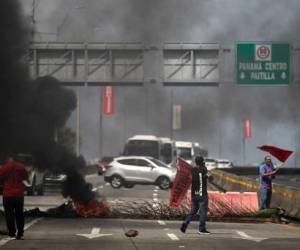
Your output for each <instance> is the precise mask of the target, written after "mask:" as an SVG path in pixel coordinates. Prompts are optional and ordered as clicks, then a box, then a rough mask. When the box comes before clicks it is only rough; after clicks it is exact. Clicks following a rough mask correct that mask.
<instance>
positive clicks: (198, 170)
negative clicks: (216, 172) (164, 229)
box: [180, 156, 211, 234]
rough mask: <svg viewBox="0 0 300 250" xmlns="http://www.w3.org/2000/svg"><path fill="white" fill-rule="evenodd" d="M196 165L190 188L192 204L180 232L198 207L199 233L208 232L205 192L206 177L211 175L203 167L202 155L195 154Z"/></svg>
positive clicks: (185, 227)
mask: <svg viewBox="0 0 300 250" xmlns="http://www.w3.org/2000/svg"><path fill="white" fill-rule="evenodd" d="M195 163H196V167H194V168H193V169H192V188H191V198H192V199H191V201H192V206H191V210H190V212H189V213H188V214H187V215H186V217H185V220H184V221H183V223H182V225H181V228H180V230H181V232H183V233H185V231H186V229H187V227H188V225H189V223H190V222H191V220H192V219H193V216H194V215H195V214H196V213H197V211H198V210H199V209H200V216H199V231H198V233H199V234H209V233H210V232H208V231H207V230H206V217H207V211H208V193H207V179H208V178H209V180H210V181H211V177H208V171H207V168H206V167H205V162H204V159H203V157H201V156H197V157H196V158H195Z"/></svg>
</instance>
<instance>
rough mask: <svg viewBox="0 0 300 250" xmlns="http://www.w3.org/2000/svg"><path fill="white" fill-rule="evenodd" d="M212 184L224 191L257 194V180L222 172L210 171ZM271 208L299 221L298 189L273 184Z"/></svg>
mask: <svg viewBox="0 0 300 250" xmlns="http://www.w3.org/2000/svg"><path fill="white" fill-rule="evenodd" d="M211 172H212V175H213V181H214V184H215V185H217V186H218V187H220V188H222V189H224V190H225V191H239V192H244V193H245V192H248V191H251V192H258V191H259V183H258V181H257V180H253V179H250V178H248V177H245V176H238V175H235V174H232V173H227V172H225V171H222V170H216V169H214V170H212V171H211ZM227 193H228V192H227ZM271 208H280V209H283V210H284V211H285V215H286V216H289V217H292V218H296V219H300V189H299V188H295V187H290V186H285V185H281V184H276V183H273V194H272V200H271Z"/></svg>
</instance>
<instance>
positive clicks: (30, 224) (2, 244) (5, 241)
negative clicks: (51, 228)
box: [0, 218, 43, 247]
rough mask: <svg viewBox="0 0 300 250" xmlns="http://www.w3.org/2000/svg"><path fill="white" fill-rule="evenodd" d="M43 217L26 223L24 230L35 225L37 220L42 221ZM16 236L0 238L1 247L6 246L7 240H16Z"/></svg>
mask: <svg viewBox="0 0 300 250" xmlns="http://www.w3.org/2000/svg"><path fill="white" fill-rule="evenodd" d="M42 219H43V218H37V219H35V220H33V221H31V222H29V223H27V224H25V226H24V230H27V229H28V228H30V227H31V226H33V225H34V224H35V223H37V222H39V221H41V220H42ZM14 239H15V238H10V237H9V238H3V239H1V240H0V247H1V246H4V245H5V244H6V243H7V242H9V241H11V240H14Z"/></svg>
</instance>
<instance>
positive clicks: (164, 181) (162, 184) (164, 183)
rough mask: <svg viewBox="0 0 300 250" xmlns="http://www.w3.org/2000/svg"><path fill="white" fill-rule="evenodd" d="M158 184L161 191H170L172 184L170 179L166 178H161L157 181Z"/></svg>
mask: <svg viewBox="0 0 300 250" xmlns="http://www.w3.org/2000/svg"><path fill="white" fill-rule="evenodd" d="M157 184H158V186H159V188H160V189H163V190H164V189H168V188H170V187H171V182H170V180H169V178H168V177H166V176H161V177H159V178H158V179H157Z"/></svg>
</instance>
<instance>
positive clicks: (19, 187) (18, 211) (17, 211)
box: [0, 158, 28, 239]
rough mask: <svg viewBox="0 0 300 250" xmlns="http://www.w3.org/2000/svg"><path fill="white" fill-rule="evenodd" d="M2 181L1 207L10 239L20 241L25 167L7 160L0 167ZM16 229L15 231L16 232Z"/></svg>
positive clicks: (21, 236) (26, 176) (9, 159)
mask: <svg viewBox="0 0 300 250" xmlns="http://www.w3.org/2000/svg"><path fill="white" fill-rule="evenodd" d="M0 176H1V177H2V180H3V207H4V213H5V219H6V225H7V229H8V235H9V237H11V238H14V237H16V239H22V238H23V234H24V211H23V210H24V184H23V180H26V179H27V178H28V173H27V171H26V169H25V165H24V164H23V163H21V162H19V161H16V160H14V159H13V158H8V159H7V160H6V161H5V163H4V164H3V165H2V166H1V167H0ZM16 227H17V230H16Z"/></svg>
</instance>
